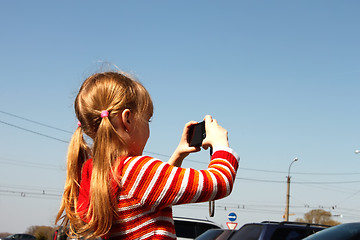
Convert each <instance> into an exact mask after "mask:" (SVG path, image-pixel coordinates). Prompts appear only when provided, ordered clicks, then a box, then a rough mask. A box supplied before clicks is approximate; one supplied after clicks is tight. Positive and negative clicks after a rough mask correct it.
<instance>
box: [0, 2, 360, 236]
mask: <svg viewBox="0 0 360 240" xmlns="http://www.w3.org/2000/svg"><path fill="white" fill-rule="evenodd" d="M359 7H360V3H359V2H358V1H222V2H220V1H196V2H194V1H181V2H180V1H179V2H175V1H106V2H105V1H103V2H100V1H76V2H71V1H65V2H62V3H54V2H48V1H32V2H29V1H2V2H0V29H1V38H0V56H1V57H0V73H1V78H0V81H1V82H0V83H1V94H0V102H1V104H0V131H1V134H0V151H1V156H0V212H1V213H2V216H6V217H2V218H1V220H0V223H1V224H0V232H12V233H15V232H23V231H25V230H26V228H27V227H29V226H32V225H51V224H53V220H54V216H55V215H56V213H57V209H58V207H59V203H60V195H61V192H62V188H63V184H64V179H65V161H66V149H67V144H66V143H64V142H66V141H68V140H69V139H70V137H71V133H69V132H73V131H74V129H75V128H76V122H77V120H76V119H75V116H74V111H73V105H72V104H73V100H74V97H75V95H76V92H77V90H78V88H79V86H80V84H81V82H82V81H83V80H84V79H85V78H86V77H87V76H88V75H89V74H91V73H93V72H96V71H98V70H99V69H100V68H101V66H102V65H104V63H110V65H114V66H115V65H116V66H117V67H118V68H120V69H122V70H124V71H128V72H130V73H132V74H134V75H135V76H136V77H137V78H138V79H139V80H140V81H141V82H142V83H143V84H144V85H145V86H146V88H147V89H148V90H149V92H150V94H151V95H152V98H153V101H154V104H155V114H154V117H153V122H152V123H151V137H150V139H149V142H148V145H147V147H146V149H145V151H146V152H145V153H146V154H150V155H153V156H155V157H159V158H160V159H162V160H164V161H167V157H166V156H169V155H171V153H172V151H173V150H174V149H175V147H176V146H177V144H178V141H179V138H180V134H181V132H182V128H183V125H184V124H185V123H186V122H188V121H189V120H197V121H200V120H201V119H202V118H203V117H204V116H205V115H206V114H211V115H213V117H214V118H216V119H217V120H218V121H219V123H220V124H221V125H222V126H224V127H225V128H226V129H228V131H229V139H230V145H231V147H232V148H234V149H235V150H236V151H237V152H238V153H239V155H240V156H241V168H240V170H239V172H238V176H237V177H238V179H237V182H236V185H235V187H234V190H233V193H232V195H231V196H230V197H228V198H226V199H224V200H220V201H217V203H216V206H217V208H216V213H215V217H214V218H209V216H208V210H207V205H206V204H198V205H186V206H179V207H175V208H174V215H177V216H185V217H197V218H208V219H210V220H212V221H215V222H217V223H219V224H221V225H223V226H224V227H226V222H227V221H228V220H227V215H228V214H229V213H230V212H235V213H236V214H237V216H238V219H237V222H238V223H239V225H241V224H243V223H246V222H256V221H262V220H275V221H280V220H282V215H283V213H284V208H285V201H286V176H287V171H288V167H289V164H290V163H291V161H292V160H293V159H294V158H295V157H298V158H299V161H298V162H296V163H294V164H293V165H292V167H291V176H292V178H291V179H292V181H293V183H292V185H291V209H290V212H291V213H293V214H295V215H293V216H291V217H290V220H295V219H296V218H298V217H303V214H304V213H306V212H307V211H309V210H311V209H316V208H319V207H321V208H323V209H324V210H327V211H331V212H332V214H333V215H342V216H343V218H337V217H334V218H335V220H338V221H341V222H351V221H356V220H358V219H359V217H360V211H359V208H360V201H359V200H360V199H359V197H360V170H359V168H360V155H356V154H354V150H355V149H358V148H360V128H359V120H360V111H359V107H358V106H359V102H360V97H359V91H360V81H359V76H360V70H359V63H360V57H359V56H360V46H359V45H360V44H359V43H360V33H359V30H358V29H359V27H358V26H359V21H360V16H359V14H358V10H359ZM9 114H15V115H16V116H18V117H14V116H11V115H9ZM19 117H22V118H26V119H29V120H32V121H36V122H41V123H44V124H48V125H51V126H53V127H57V128H60V129H63V130H65V131H58V130H55V129H53V128H48V127H44V126H40V125H38V124H35V123H32V122H30V121H26V120H24V119H20V118H19ZM9 124H12V125H13V126H11V125H9ZM18 127H21V128H23V129H19V128H18ZM24 129H27V130H31V131H34V132H36V133H41V134H44V135H47V136H51V137H53V138H57V139H58V140H56V139H52V138H48V137H45V136H41V135H39V134H36V133H32V132H29V131H26V130H24ZM59 140H60V141H59ZM208 154H209V153H208V152H206V151H204V152H201V153H197V154H194V155H191V156H189V159H188V160H187V161H185V163H184V165H183V166H184V167H192V168H196V169H203V168H206V166H207V162H208V158H209V156H208Z"/></svg>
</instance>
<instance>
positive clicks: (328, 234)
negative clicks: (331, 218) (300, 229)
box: [304, 222, 360, 240]
mask: <svg viewBox="0 0 360 240" xmlns="http://www.w3.org/2000/svg"><path fill="white" fill-rule="evenodd" d="M305 239H306V240H358V239H360V222H356V223H343V224H340V225H337V226H334V227H330V228H328V229H325V230H324V231H321V232H318V233H315V234H313V235H311V236H309V237H307V238H305ZM305 239H304V240H305Z"/></svg>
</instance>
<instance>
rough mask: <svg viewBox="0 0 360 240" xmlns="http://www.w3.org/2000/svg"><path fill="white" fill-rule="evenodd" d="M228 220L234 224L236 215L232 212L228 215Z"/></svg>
mask: <svg viewBox="0 0 360 240" xmlns="http://www.w3.org/2000/svg"><path fill="white" fill-rule="evenodd" d="M228 219H229V221H230V222H235V221H236V219H237V216H236V213H234V212H231V213H229V215H228Z"/></svg>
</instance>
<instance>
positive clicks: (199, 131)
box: [188, 121, 206, 147]
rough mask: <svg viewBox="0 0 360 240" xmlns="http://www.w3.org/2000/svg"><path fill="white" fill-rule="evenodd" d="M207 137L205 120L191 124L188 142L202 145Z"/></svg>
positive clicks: (192, 145) (198, 145) (192, 144)
mask: <svg viewBox="0 0 360 240" xmlns="http://www.w3.org/2000/svg"><path fill="white" fill-rule="evenodd" d="M205 137H206V132H205V121H202V122H200V123H197V124H194V125H191V126H190V128H189V135H188V142H189V145H190V146H191V147H200V146H201V145H202V141H203V140H204V139H205Z"/></svg>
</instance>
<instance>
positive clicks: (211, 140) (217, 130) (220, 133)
mask: <svg viewBox="0 0 360 240" xmlns="http://www.w3.org/2000/svg"><path fill="white" fill-rule="evenodd" d="M204 120H205V131H206V138H205V139H204V141H203V143H202V147H203V148H204V149H207V148H208V147H212V148H214V147H217V146H221V147H229V141H228V132H227V130H226V129H224V128H223V127H221V126H220V125H219V124H218V123H217V121H216V120H215V119H212V117H211V116H210V115H207V116H205V118H204Z"/></svg>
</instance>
